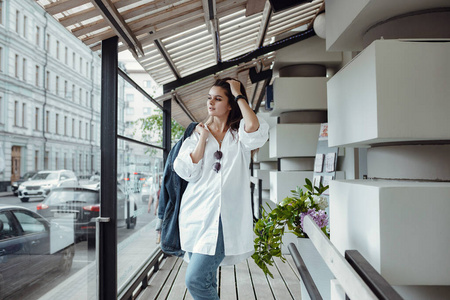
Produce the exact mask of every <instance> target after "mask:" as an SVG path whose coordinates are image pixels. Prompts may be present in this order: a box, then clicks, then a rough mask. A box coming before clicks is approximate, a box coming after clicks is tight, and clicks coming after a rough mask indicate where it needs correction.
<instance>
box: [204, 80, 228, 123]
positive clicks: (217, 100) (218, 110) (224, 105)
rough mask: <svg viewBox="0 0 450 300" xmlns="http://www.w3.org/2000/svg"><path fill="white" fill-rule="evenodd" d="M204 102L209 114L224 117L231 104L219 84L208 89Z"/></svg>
mask: <svg viewBox="0 0 450 300" xmlns="http://www.w3.org/2000/svg"><path fill="white" fill-rule="evenodd" d="M206 103H207V106H208V114H209V115H210V116H215V117H224V116H228V114H229V113H230V110H231V105H230V104H229V103H228V97H227V96H226V94H225V90H224V89H223V88H221V87H219V86H213V87H212V88H211V89H210V90H209V94H208V101H207V102H206Z"/></svg>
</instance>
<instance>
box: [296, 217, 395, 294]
mask: <svg viewBox="0 0 450 300" xmlns="http://www.w3.org/2000/svg"><path fill="white" fill-rule="evenodd" d="M303 224H304V228H303V230H304V231H305V233H306V234H307V235H308V237H309V238H310V239H311V242H312V243H313V244H314V246H315V247H316V249H317V251H318V252H319V254H320V255H321V256H322V259H323V260H324V261H325V263H326V264H327V266H328V268H329V269H330V270H331V272H332V273H333V274H334V276H335V277H336V279H337V280H338V281H339V284H340V285H341V286H342V288H343V289H344V291H345V293H346V299H367V300H372V299H373V300H375V299H386V300H401V299H403V298H402V297H401V296H400V295H399V294H398V293H397V292H396V291H395V290H394V289H393V288H392V286H391V285H390V284H389V283H388V282H387V281H386V280H385V279H384V278H383V277H382V276H381V275H380V274H379V273H378V272H377V271H376V270H375V269H374V268H373V267H372V266H371V265H370V264H369V262H368V261H367V260H365V259H364V257H363V256H362V255H361V254H360V253H359V252H358V251H356V250H348V251H346V258H344V257H343V256H342V255H341V254H340V253H339V251H338V250H337V249H336V247H335V246H334V245H333V244H332V243H331V242H330V240H329V239H328V237H327V236H326V235H325V234H324V233H323V232H322V230H320V228H319V227H318V226H317V224H316V223H315V222H314V221H313V219H312V218H311V217H310V216H306V217H305V219H304V221H303ZM288 249H289V251H290V253H291V255H292V257H293V259H294V262H295V264H296V266H297V269H298V270H299V272H300V275H301V277H302V280H303V281H304V284H305V287H306V289H307V291H308V294H309V295H310V297H311V299H322V298H321V296H320V294H319V295H317V294H316V292H315V291H314V290H313V289H311V288H310V290H311V292H310V290H309V289H308V286H310V287H311V286H313V285H314V286H315V284H314V281H313V280H312V278H308V276H305V278H304V276H303V275H302V273H304V274H309V272H308V270H307V269H306V266H305V265H304V263H303V260H302V259H301V256H300V254H299V253H298V251H297V248H296V247H295V245H294V244H291V245H289V247H288ZM305 269H306V270H305ZM300 270H302V271H300ZM309 277H310V276H309ZM317 293H318V292H317ZM318 297H320V298H318Z"/></svg>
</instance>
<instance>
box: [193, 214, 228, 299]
mask: <svg viewBox="0 0 450 300" xmlns="http://www.w3.org/2000/svg"><path fill="white" fill-rule="evenodd" d="M187 254H188V255H189V264H188V267H187V270H186V279H185V281H186V286H187V288H188V290H189V293H191V295H192V297H193V298H194V299H195V300H214V299H219V296H218V295H217V276H216V274H217V269H218V268H219V265H220V263H221V262H222V260H223V259H224V257H225V247H224V244H223V232H222V222H219V236H218V238H217V246H216V253H215V254H214V255H205V254H198V253H191V252H188V253H187Z"/></svg>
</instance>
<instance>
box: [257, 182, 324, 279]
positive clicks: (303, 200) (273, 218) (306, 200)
mask: <svg viewBox="0 0 450 300" xmlns="http://www.w3.org/2000/svg"><path fill="white" fill-rule="evenodd" d="M305 182H306V184H305V185H304V189H302V188H300V187H297V188H296V189H295V190H291V193H292V196H291V197H286V198H285V199H283V201H282V202H281V203H279V204H277V206H276V207H275V208H274V209H273V210H271V211H270V212H267V211H266V210H265V209H264V208H262V213H261V218H260V219H259V220H258V221H257V222H256V223H255V227H254V231H255V234H256V238H255V241H254V247H255V253H254V254H253V255H252V258H253V260H254V261H255V263H256V264H257V265H258V266H259V267H260V268H261V269H262V270H263V272H264V273H265V274H266V275H269V276H271V277H272V278H273V275H272V273H271V272H270V271H269V268H268V265H270V266H272V265H273V263H274V261H273V258H274V257H279V258H280V259H281V261H283V262H285V261H286V259H285V258H284V257H283V255H282V253H281V245H282V243H283V242H282V237H283V235H284V234H285V230H286V228H287V230H288V232H292V233H294V234H295V235H296V236H297V237H299V238H307V235H306V233H305V232H303V229H302V222H303V218H304V217H305V216H306V215H310V216H311V217H312V218H313V220H314V221H315V222H316V224H317V225H318V226H319V227H320V228H321V229H322V231H323V232H324V233H325V234H326V235H327V236H328V237H329V233H328V231H327V225H328V215H327V214H326V212H325V208H326V207H327V206H328V202H327V199H326V198H325V197H323V196H322V194H323V192H324V191H326V190H327V189H328V186H323V185H322V184H320V186H319V187H317V186H313V185H312V184H311V181H310V180H309V179H305ZM269 208H270V207H269Z"/></svg>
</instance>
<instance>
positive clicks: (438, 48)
mask: <svg viewBox="0 0 450 300" xmlns="http://www.w3.org/2000/svg"><path fill="white" fill-rule="evenodd" d="M448 57H450V43H441V42H435V43H430V42H421V43H411V42H401V41H392V40H391V41H389V40H378V41H375V42H374V43H372V44H371V45H370V46H369V47H367V48H366V49H365V50H364V51H363V52H361V53H360V54H359V56H357V57H356V58H354V59H353V61H351V62H350V63H349V64H348V65H347V66H346V67H345V68H343V69H341V70H340V71H339V72H338V73H336V74H335V75H334V76H333V78H331V79H330V80H329V81H328V85H327V86H328V125H329V127H328V128H329V145H330V146H347V147H367V146H369V145H372V144H377V143H386V142H404V141H419V140H449V139H450V130H448V129H449V128H450V118H449V117H448V114H449V112H450V101H448V100H449V95H450V84H448V83H449V78H448V75H447V74H448V70H449V69H450V60H449V59H448ZM438 74H441V75H438Z"/></svg>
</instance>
